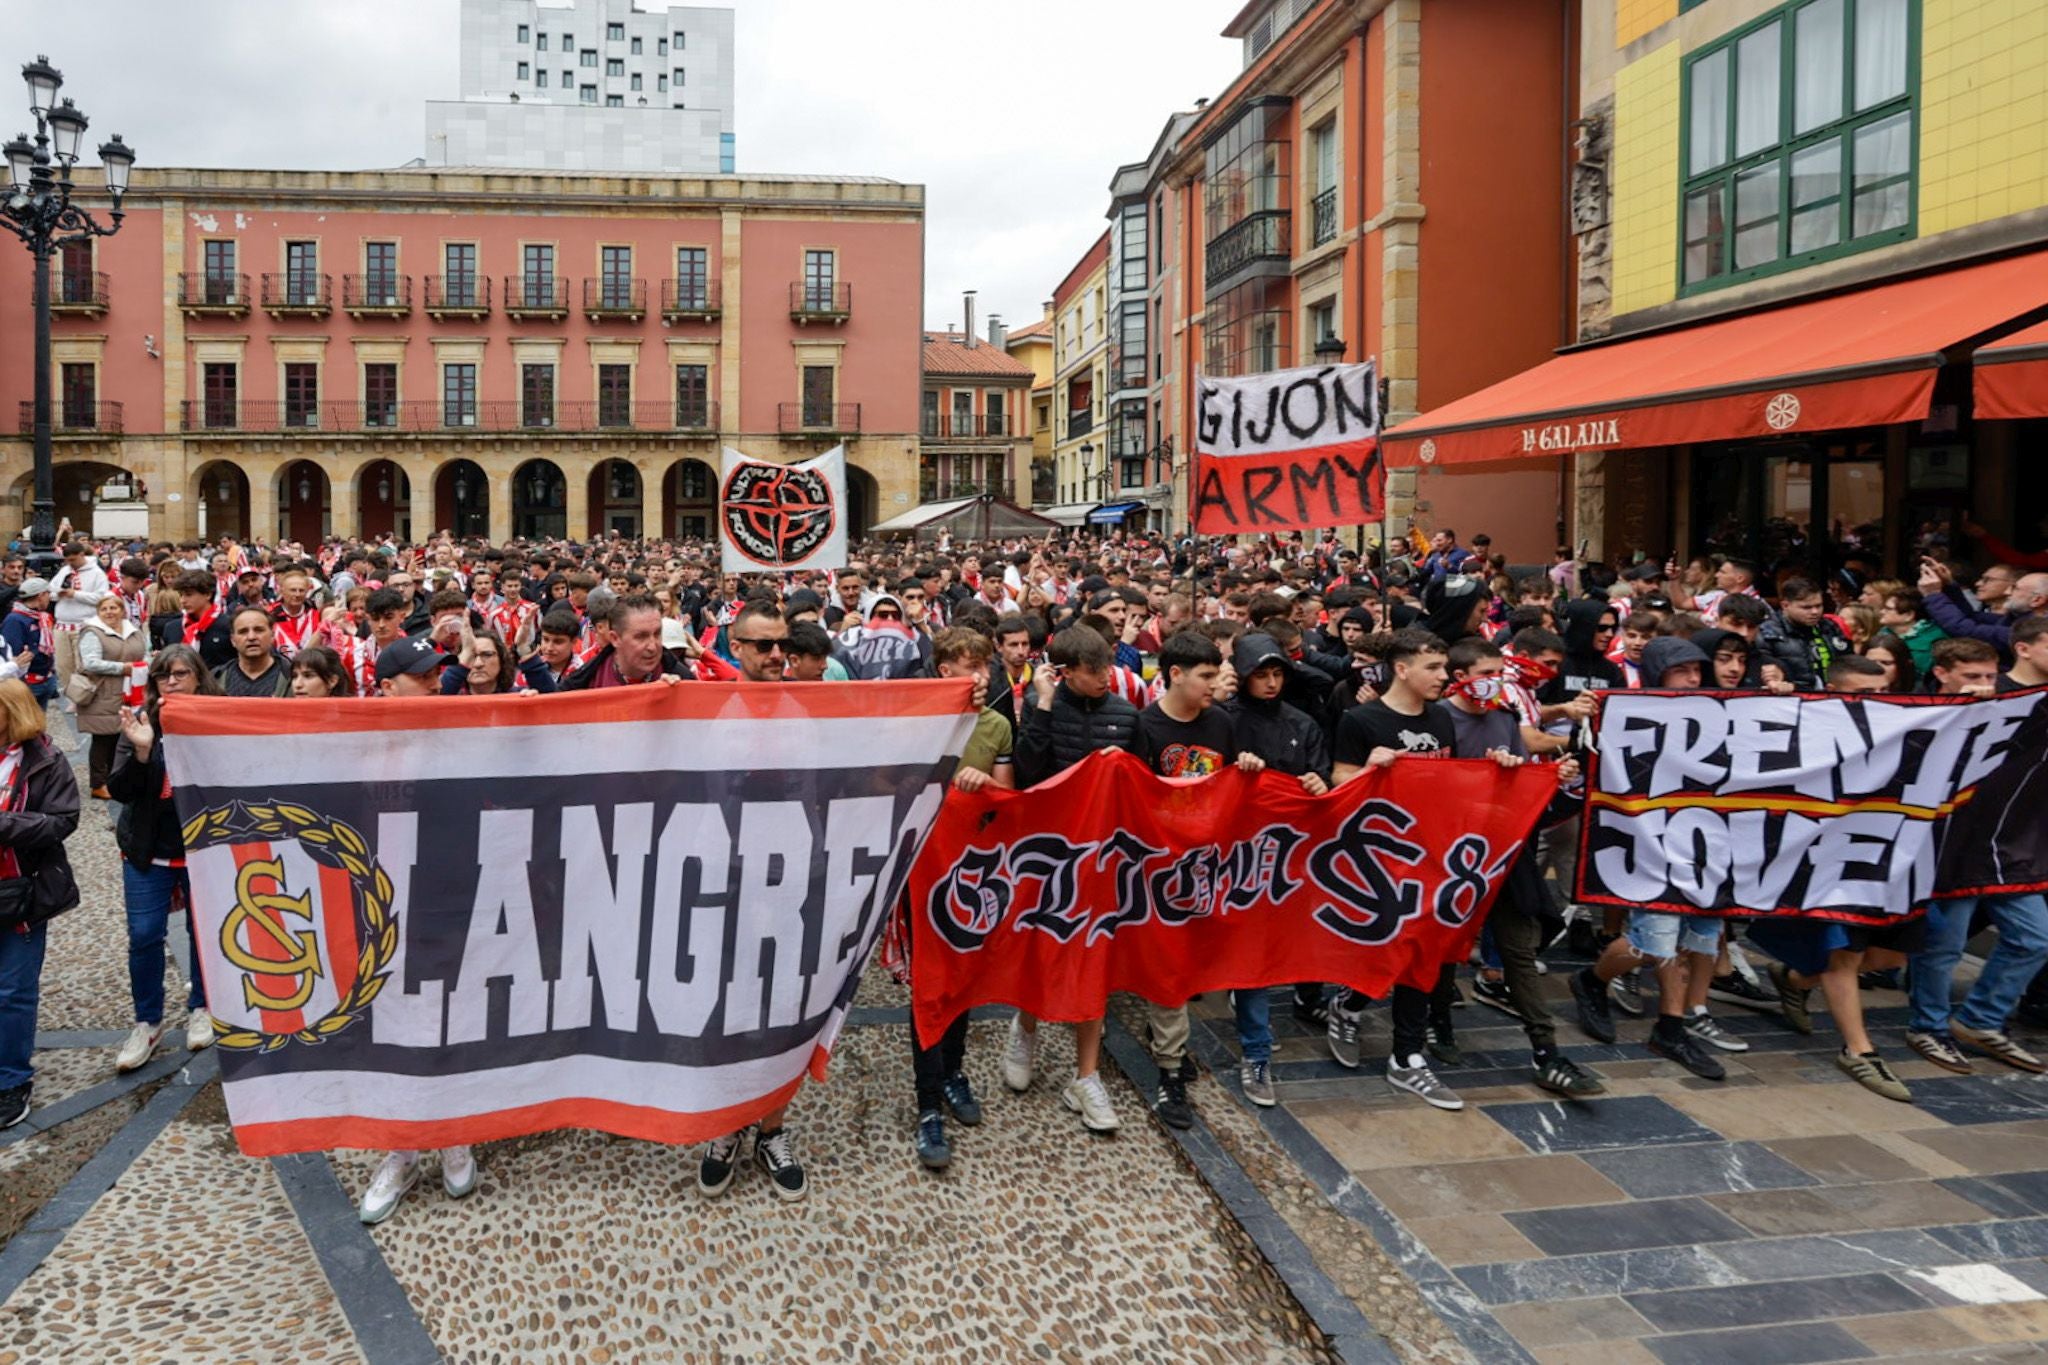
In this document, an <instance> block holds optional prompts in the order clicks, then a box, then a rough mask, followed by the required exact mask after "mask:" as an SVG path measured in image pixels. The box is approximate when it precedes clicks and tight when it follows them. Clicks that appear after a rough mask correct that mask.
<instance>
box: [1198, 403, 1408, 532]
mask: <svg viewBox="0 0 2048 1365" xmlns="http://www.w3.org/2000/svg"><path fill="white" fill-rule="evenodd" d="M1197 403H1198V406H1197V410H1196V414H1195V480H1194V489H1193V497H1194V507H1193V512H1192V515H1193V520H1194V525H1195V530H1196V531H1198V532H1200V533H1201V534H1203V535H1211V536H1219V535H1236V534H1238V533H1239V532H1263V531H1292V530H1308V529H1311V528H1313V527H1318V526H1354V525H1358V524H1360V523H1362V522H1368V521H1378V520H1379V519H1380V517H1381V516H1382V515H1383V512H1384V509H1385V507H1386V496H1385V482H1386V471H1385V470H1384V469H1383V468H1382V467H1381V464H1380V451H1379V433H1380V407H1379V378H1378V372H1377V368H1376V367H1375V366H1374V365H1373V364H1372V363H1370V362H1368V363H1366V364H1364V365H1314V366H1309V367H1306V368H1302V369H1293V370H1275V371H1273V372H1272V373H1270V374H1254V375H1247V376H1245V377H1244V378H1242V379H1214V378H1211V377H1209V376H1207V375H1204V376H1202V377H1201V379H1200V381H1199V389H1198V393H1197Z"/></svg>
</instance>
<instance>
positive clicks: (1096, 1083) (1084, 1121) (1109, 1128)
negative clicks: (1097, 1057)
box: [1060, 1074, 1123, 1133]
mask: <svg viewBox="0 0 2048 1365" xmlns="http://www.w3.org/2000/svg"><path fill="white" fill-rule="evenodd" d="M1060 1100H1061V1102H1062V1103H1064V1104H1065V1105H1066V1106H1067V1108H1069V1109H1071V1110H1073V1111H1074V1112H1075V1113H1077V1114H1079V1115H1080V1116H1081V1126H1082V1127H1083V1128H1086V1129H1087V1130H1088V1131H1089V1132H1091V1133H1114V1132H1115V1131H1116V1130H1117V1129H1119V1128H1121V1127H1123V1123H1122V1121H1121V1120H1119V1119H1118V1118H1117V1116H1116V1110H1115V1109H1114V1108H1113V1107H1111V1105H1110V1102H1109V1091H1107V1090H1105V1089H1103V1086H1102V1077H1101V1076H1100V1075H1099V1074H1097V1075H1090V1076H1076V1077H1074V1079H1073V1080H1072V1081H1071V1082H1069V1083H1068V1085H1067V1088H1066V1089H1065V1090H1063V1091H1061V1092H1060Z"/></svg>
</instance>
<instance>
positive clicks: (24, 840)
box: [0, 678, 78, 1128]
mask: <svg viewBox="0 0 2048 1365" xmlns="http://www.w3.org/2000/svg"><path fill="white" fill-rule="evenodd" d="M43 730H44V720H43V706H42V703H41V702H39V701H37V700H36V699H35V697H34V695H33V694H31V693H30V691H29V689H28V685H27V684H26V683H24V682H22V681H21V680H20V679H18V678H6V679H0V739H4V741H5V748H4V749H0V1128H11V1127H13V1126H14V1125H15V1124H17V1123H20V1122H21V1121H22V1120H23V1119H25V1118H27V1117H28V1098H29V1087H30V1085H31V1084H32V1082H33V1080H34V1077H35V1067H34V1065H33V1063H32V1058H33V1057H34V1055H35V1046H36V1005H37V1002H38V1001H39V1000H40V998H41V995H42V981H43V948H44V942H45V936H46V935H47V933H48V929H49V922H50V920H52V919H53V918H55V917H56V916H58V915H61V914H63V913H64V912H65V911H66V910H69V909H70V908H71V907H72V906H74V905H76V904H78V885H77V883H76V882H74V881H73V880H72V877H71V862H70V860H69V859H68V858H66V857H65V856H64V841H65V840H66V839H68V838H70V837H71V832H72V831H73V830H75V829H77V828H78V779H76V778H75V777H73V776H72V775H71V764H70V762H69V761H68V760H67V759H66V758H65V757H64V755H63V754H61V753H59V752H58V751H57V748H56V746H55V745H53V744H51V743H50V741H49V739H48V738H47V737H46V736H45V735H44V733H43Z"/></svg>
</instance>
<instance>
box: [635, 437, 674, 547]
mask: <svg viewBox="0 0 2048 1365" xmlns="http://www.w3.org/2000/svg"><path fill="white" fill-rule="evenodd" d="M633 467H634V468H635V469H636V470H638V471H639V473H640V536H641V539H643V540H659V539H660V538H661V536H662V533H663V524H662V508H661V478H662V475H663V474H665V473H666V472H667V468H666V466H664V465H663V464H662V463H661V461H660V458H659V457H652V458H648V457H643V458H641V459H639V460H635V461H634V462H633Z"/></svg>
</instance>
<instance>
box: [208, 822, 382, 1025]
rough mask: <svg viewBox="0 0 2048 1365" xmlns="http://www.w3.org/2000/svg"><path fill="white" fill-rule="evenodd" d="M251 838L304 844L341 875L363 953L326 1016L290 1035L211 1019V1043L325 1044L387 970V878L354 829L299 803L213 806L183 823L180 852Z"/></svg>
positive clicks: (374, 992) (372, 994)
mask: <svg viewBox="0 0 2048 1365" xmlns="http://www.w3.org/2000/svg"><path fill="white" fill-rule="evenodd" d="M251 834H257V835H263V836H265V837H269V838H275V837H279V836H284V837H289V838H293V839H296V840H298V841H299V843H301V844H303V845H305V848H306V853H307V856H309V857H310V858H312V859H313V861H315V862H317V863H322V864H325V865H326V866H329V867H334V868H339V869H340V870H342V871H343V872H346V873H347V874H348V878H349V885H350V886H351V887H352V888H353V889H354V891H355V894H356V899H357V901H358V902H359V904H360V909H359V911H358V924H359V926H360V928H361V931H362V948H361V950H360V951H359V952H358V953H357V954H356V979H355V984H354V985H353V986H352V987H350V989H349V992H348V994H347V996H345V997H344V998H343V999H342V1000H341V1002H340V1003H339V1004H338V1005H337V1006H336V1007H335V1009H334V1010H333V1012H332V1013H330V1014H327V1015H325V1016H323V1017H322V1018H320V1019H317V1020H315V1021H314V1022H312V1023H310V1024H308V1025H306V1027H304V1028H302V1029H299V1030H297V1031H295V1032H292V1033H259V1032H256V1031H255V1030H253V1029H244V1028H234V1027H231V1026H229V1025H227V1024H225V1023H223V1022H221V1020H220V1019H219V1017H218V1016H216V1017H215V1019H214V1028H215V1030H216V1033H215V1035H214V1042H215V1043H216V1044H217V1045H218V1046H220V1047H224V1048H231V1049H235V1050H239V1051H251V1050H253V1051H261V1052H275V1051H276V1050H277V1049H278V1048H281V1047H283V1046H284V1045H285V1044H286V1043H288V1042H292V1041H294V1040H296V1041H298V1042H301V1043H324V1042H326V1041H327V1040H328V1039H329V1038H331V1037H333V1036H334V1035H335V1034H337V1033H339V1032H341V1031H342V1030H343V1029H345V1028H347V1027H348V1026H349V1025H350V1024H353V1023H354V1022H355V1021H356V1020H357V1019H359V1018H360V1017H362V1014H363V1012H364V1011H365V1010H367V1009H368V1008H369V1006H370V1002H371V1001H373V1000H375V999H376V998H377V996H378V994H379V993H380V992H382V991H383V989H384V983H385V982H386V981H387V980H388V979H389V972H388V970H387V969H388V968H389V966H390V963H391V960H392V958H393V957H394V956H396V955H397V952H398V921H397V920H396V919H394V918H393V917H392V914H391V898H392V889H391V878H390V877H389V876H388V875H386V874H385V871H384V869H383V868H382V867H381V866H379V865H378V863H377V861H376V860H375V859H374V858H372V857H371V856H370V846H369V844H368V843H366V842H365V841H364V839H363V836H362V835H360V834H358V833H357V832H356V831H355V829H354V828H353V827H351V826H350V825H348V824H346V823H344V822H343V821H340V820H333V819H329V818H327V817H326V816H323V815H321V814H319V813H318V812H317V811H313V810H310V809H308V808H307V807H305V806H300V805H293V804H291V803H289V802H284V801H270V802H265V803H263V804H260V805H249V804H245V803H243V802H240V801H236V802H232V803H230V804H228V805H225V806H213V807H210V808H209V809H207V810H203V811H201V812H200V813H199V814H197V815H195V816H193V817H192V818H191V819H190V820H188V821H186V822H185V828H184V835H185V847H186V848H188V849H192V848H201V847H205V846H207V845H210V844H217V843H224V842H227V841H230V840H233V839H236V838H240V837H243V836H247V835H251Z"/></svg>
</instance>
